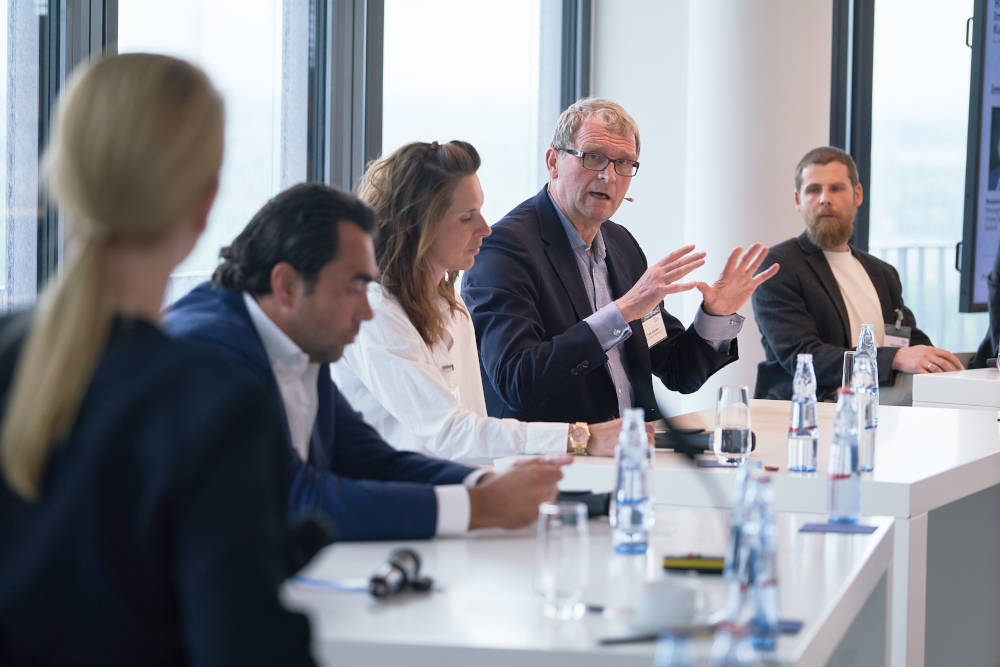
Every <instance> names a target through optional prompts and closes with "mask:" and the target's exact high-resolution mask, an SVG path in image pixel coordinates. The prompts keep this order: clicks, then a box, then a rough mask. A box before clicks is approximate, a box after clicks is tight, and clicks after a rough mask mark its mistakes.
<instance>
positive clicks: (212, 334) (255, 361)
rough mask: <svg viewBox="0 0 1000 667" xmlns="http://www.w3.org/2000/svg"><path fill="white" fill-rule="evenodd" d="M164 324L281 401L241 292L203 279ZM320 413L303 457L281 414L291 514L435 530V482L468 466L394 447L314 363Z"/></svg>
mask: <svg viewBox="0 0 1000 667" xmlns="http://www.w3.org/2000/svg"><path fill="white" fill-rule="evenodd" d="M165 325H166V329H167V332H168V333H170V334H171V335H173V336H177V337H180V338H186V339H189V340H192V341H197V342H200V343H204V344H207V345H210V346H212V347H214V348H215V349H217V350H219V351H221V352H223V353H225V354H227V355H229V356H230V357H232V358H235V359H236V360H237V361H239V362H240V363H241V364H242V365H244V366H246V367H247V368H248V369H250V370H251V371H252V372H254V373H255V374H257V375H258V376H259V377H260V378H262V379H263V380H264V382H265V384H266V386H268V387H270V389H271V399H272V400H273V401H275V402H276V403H277V404H278V405H281V406H282V415H284V406H283V403H282V399H281V393H280V392H279V390H278V385H277V381H276V380H275V377H274V372H273V371H272V370H271V364H270V362H269V360H268V358H267V352H266V351H265V350H264V344H263V342H262V341H261V339H260V336H259V335H258V334H257V329H256V328H255V327H254V325H253V321H252V320H251V319H250V314H249V313H248V312H247V309H246V304H245V303H244V302H243V295H242V294H240V293H238V292H234V291H232V290H228V289H225V288H222V287H218V286H215V285H211V284H209V283H203V284H201V285H199V286H198V287H196V288H195V289H193V290H192V291H191V292H189V293H188V294H187V295H186V296H184V297H183V298H182V299H181V300H180V301H178V302H177V303H176V304H174V305H173V306H172V307H171V308H170V310H169V311H168V312H167V315H166V319H165ZM317 382H318V392H319V412H318V414H317V416H316V425H315V427H314V428H313V432H312V437H311V440H310V442H309V459H308V461H302V459H301V458H300V457H299V455H298V453H297V452H296V451H295V450H294V449H293V448H292V442H291V436H290V434H289V431H288V423H287V419H286V420H285V431H284V439H285V445H286V447H285V449H286V451H287V457H286V458H287V462H286V465H287V470H286V475H287V479H288V484H289V496H288V498H289V500H288V508H289V513H290V518H295V517H296V516H297V515H300V514H303V513H307V512H311V511H317V510H318V511H320V512H322V513H324V514H325V515H326V516H328V517H329V518H330V519H331V520H332V521H333V523H334V525H335V526H336V528H337V538H338V539H340V540H379V539H414V538H426V537H432V536H433V535H434V531H435V527H436V523H437V499H436V496H435V494H434V489H433V485H436V484H460V483H461V482H462V480H464V479H465V477H466V476H467V475H468V474H469V473H470V472H472V470H473V469H472V468H469V467H467V466H463V465H459V464H457V463H452V462H450V461H443V460H439V459H433V458H430V457H427V456H423V455H422V454H417V453H414V452H401V451H397V450H395V449H393V448H392V447H391V446H390V445H388V444H386V442H385V441H383V440H382V438H381V437H379V435H378V433H376V431H375V430H374V429H373V428H372V427H371V426H369V425H368V424H366V423H365V422H364V420H363V419H362V418H361V415H360V414H359V413H357V412H355V411H354V410H353V409H352V408H351V406H350V405H349V404H348V402H347V400H346V399H345V398H344V397H343V396H342V395H341V394H340V391H339V390H338V389H337V386H336V385H335V384H334V383H333V381H332V380H331V379H330V369H329V365H327V364H323V365H322V366H320V370H319V379H318V381H317Z"/></svg>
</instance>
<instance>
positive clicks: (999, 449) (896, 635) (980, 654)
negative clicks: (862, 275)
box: [496, 400, 1000, 666]
mask: <svg viewBox="0 0 1000 667" xmlns="http://www.w3.org/2000/svg"><path fill="white" fill-rule="evenodd" d="M835 407H836V406H835V405H834V404H832V403H821V404H819V406H818V418H819V423H820V439H819V471H820V472H819V473H811V474H803V473H789V472H788V471H787V468H786V464H787V442H786V438H787V432H788V417H789V410H790V406H789V402H788V401H767V400H754V401H752V404H751V421H752V428H753V431H754V432H755V433H756V434H757V450H756V451H755V452H754V454H753V455H752V458H754V459H757V460H760V461H762V462H763V463H764V464H765V465H770V466H779V470H778V472H775V473H772V475H773V476H774V491H775V507H776V508H777V509H778V510H779V511H789V512H818V513H825V512H826V510H827V493H828V482H827V479H826V476H825V475H824V474H823V472H822V471H824V470H826V469H827V462H828V456H829V450H830V440H831V425H832V421H833V413H834V409H835ZM713 419H714V416H713V412H712V411H710V410H709V411H703V412H696V413H691V414H688V415H683V416H681V417H679V418H678V420H677V421H678V424H679V425H683V426H688V427H690V426H704V427H706V428H708V429H711V428H712V424H713ZM516 458H517V457H512V458H510V459H500V460H498V461H497V462H496V467H497V469H498V470H502V469H504V468H505V467H507V466H509V465H510V463H511V462H512V461H513V460H515V459H516ZM707 458H711V457H707ZM734 479H735V470H732V469H724V468H695V467H693V466H692V465H691V463H690V462H689V461H688V460H686V459H685V458H684V457H682V456H679V455H677V454H673V453H669V452H658V453H657V456H656V462H655V469H654V480H655V482H654V488H655V494H656V501H657V503H660V504H664V505H671V506H688V507H728V506H729V505H730V503H731V495H732V486H733V482H734ZM613 485H614V461H613V460H612V459H610V458H600V457H580V458H578V459H577V460H576V461H575V462H574V463H573V465H571V466H567V467H566V468H565V471H564V479H563V481H562V482H561V484H560V486H561V488H563V489H567V490H569V489H573V490H583V489H590V490H593V491H595V492H597V491H610V490H611V489H612V487H613ZM861 511H862V514H865V515H887V516H892V517H895V518H896V529H895V537H894V541H895V542H894V550H893V551H894V563H893V586H892V604H893V626H892V633H891V644H892V664H893V665H923V664H927V665H929V666H930V665H934V666H936V665H941V664H947V663H948V661H949V660H951V659H952V658H953V657H954V656H956V655H965V656H970V659H969V660H968V661H966V662H965V663H964V664H983V665H994V664H1000V632H997V628H998V627H1000V568H998V561H1000V423H998V422H997V412H996V411H995V410H994V411H974V410H959V409H942V408H918V407H896V406H880V408H879V434H878V440H877V444H876V448H875V470H874V472H872V473H865V474H864V475H863V476H862V485H861Z"/></svg>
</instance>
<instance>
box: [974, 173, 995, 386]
mask: <svg viewBox="0 0 1000 667" xmlns="http://www.w3.org/2000/svg"><path fill="white" fill-rule="evenodd" d="M997 169H1000V167H997ZM986 289H987V297H986V306H987V308H989V315H990V319H989V328H988V329H987V330H986V335H985V336H984V337H983V341H982V342H981V343H980V344H979V349H977V350H976V353H975V354H974V355H973V356H972V359H971V360H970V361H969V366H968V367H969V368H986V365H987V364H986V362H987V361H988V360H989V359H995V358H996V356H997V350H998V348H1000V247H998V248H997V254H996V255H995V256H994V257H993V270H992V271H990V273H989V275H987V276H986Z"/></svg>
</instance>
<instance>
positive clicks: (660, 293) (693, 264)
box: [615, 245, 705, 322]
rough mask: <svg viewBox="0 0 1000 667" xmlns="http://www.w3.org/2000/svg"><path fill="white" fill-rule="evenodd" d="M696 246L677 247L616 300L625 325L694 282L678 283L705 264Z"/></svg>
mask: <svg viewBox="0 0 1000 667" xmlns="http://www.w3.org/2000/svg"><path fill="white" fill-rule="evenodd" d="M692 250H694V245H686V246H684V247H683V248H678V249H677V250H675V251H673V252H672V253H670V254H669V255H667V256H666V257H664V258H663V259H661V260H660V261H658V262H657V263H656V264H653V265H652V266H650V267H649V268H648V269H646V272H645V273H643V274H642V275H641V276H640V277H639V280H637V281H636V283H635V285H633V286H632V289H630V290H629V291H628V292H626V293H625V294H624V295H622V296H621V297H620V298H618V299H616V300H615V305H616V306H618V310H619V311H620V312H621V314H622V318H624V320H625V321H626V322H632V321H634V320H637V319H639V318H640V317H642V316H643V315H645V314H646V313H648V312H649V311H651V310H653V308H655V307H656V304H658V303H660V301H663V297H665V296H666V295H668V294H675V293H677V292H684V291H686V290H689V289H691V288H693V287H694V286H695V283H679V282H676V281H678V280H680V279H681V278H683V277H684V276H686V275H687V274H689V273H691V272H692V271H694V270H695V269H697V268H698V267H699V266H701V265H702V264H704V263H705V253H703V252H696V253H692V252H691V251H692Z"/></svg>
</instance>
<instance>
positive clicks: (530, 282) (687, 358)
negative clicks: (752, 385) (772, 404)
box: [462, 188, 737, 422]
mask: <svg viewBox="0 0 1000 667" xmlns="http://www.w3.org/2000/svg"><path fill="white" fill-rule="evenodd" d="M600 233H601V234H603V235H604V243H605V246H606V247H607V258H606V262H607V266H608V279H609V283H610V286H611V295H612V298H615V299H617V298H618V297H620V296H622V295H623V294H625V292H627V291H628V290H629V289H630V288H631V287H632V286H633V285H634V284H635V282H636V281H637V280H638V279H639V277H640V276H642V274H643V272H644V271H645V270H646V257H645V255H643V253H642V250H641V249H640V248H639V244H638V243H636V240H635V238H633V237H632V235H631V234H630V233H629V232H628V230H626V229H625V228H624V227H622V226H620V225H617V224H615V223H614V222H611V221H608V222H605V223H604V224H603V225H601V232H600ZM462 298H463V299H464V300H465V303H466V305H467V306H468V308H469V312H470V313H471V315H472V322H473V324H474V325H475V328H476V338H477V342H478V344H479V357H480V363H481V367H482V374H483V389H484V391H485V394H486V408H487V411H488V412H489V414H490V415H492V416H494V417H514V418H516V419H521V420H526V421H565V422H575V421H588V422H599V421H604V420H607V419H613V418H615V417H618V416H619V415H618V399H617V395H616V393H615V388H614V384H613V383H612V381H611V375H610V373H609V372H608V369H607V368H606V362H607V355H606V354H605V353H604V351H603V350H602V349H601V345H600V343H599V342H598V339H597V336H596V335H594V333H593V331H592V330H591V328H590V326H589V325H588V324H587V323H585V322H583V319H584V318H585V317H587V316H588V315H590V314H591V313H592V312H593V308H592V307H591V304H590V301H589V299H588V298H587V291H586V288H585V287H584V285H583V280H582V279H581V277H580V270H579V268H578V267H577V263H576V259H575V257H574V255H573V250H572V248H571V247H570V243H569V239H568V238H567V237H566V231H565V230H564V229H563V226H562V223H561V222H560V221H559V217H558V215H557V213H556V210H555V207H554V205H553V204H552V201H551V199H550V198H549V196H548V192H547V188H542V190H541V191H540V192H539V193H538V194H537V195H535V196H534V197H532V198H531V199H528V200H527V201H525V202H523V203H521V204H520V205H519V206H518V207H517V208H515V209H514V210H513V211H511V212H510V213H508V214H507V216H506V217H504V218H503V219H502V220H501V221H500V222H498V223H497V224H495V225H494V226H493V233H492V234H491V235H490V236H488V237H486V238H485V239H483V246H482V250H481V251H480V253H479V256H478V257H477V258H476V263H475V265H474V266H473V267H472V268H471V269H469V270H468V271H466V272H465V276H464V278H463V280H462ZM658 309H659V311H660V313H659V316H660V317H662V318H663V323H664V326H665V328H666V331H667V339H666V340H664V341H662V342H660V343H658V344H656V345H654V346H653V347H652V348H650V347H649V346H648V345H647V343H646V336H645V333H644V331H643V327H642V323H641V321H638V320H637V321H635V322H630V323H629V325H630V326H631V328H632V336H631V337H630V338H629V339H628V340H626V341H625V342H624V343H622V345H623V346H624V355H623V356H624V360H625V365H626V368H627V370H628V375H629V380H630V381H631V383H632V388H633V392H634V397H635V398H634V404H635V406H636V407H640V408H643V409H644V410H645V411H646V418H647V419H655V418H658V417H659V416H660V414H659V411H658V410H657V408H656V400H655V397H654V395H653V383H652V375H656V376H657V377H659V378H660V379H661V380H662V381H663V383H664V384H665V385H666V386H667V387H668V388H669V389H672V390H675V391H680V392H683V393H690V392H693V391H696V390H697V389H698V388H699V387H701V386H702V384H704V382H705V380H706V379H707V378H708V377H709V376H710V375H711V374H712V373H714V372H715V371H717V370H719V369H720V368H722V367H723V366H725V365H726V364H728V363H731V362H733V361H735V360H736V359H737V346H736V341H735V340H733V341H732V343H731V344H730V345H729V348H728V349H727V350H726V351H725V352H724V353H721V352H718V351H716V350H715V349H714V348H713V347H712V346H711V345H709V344H708V343H707V342H705V340H704V339H702V338H701V336H699V335H698V334H697V333H696V332H695V331H694V329H693V328H688V329H685V328H684V326H683V325H681V323H680V322H679V321H678V320H677V318H675V317H673V316H672V315H670V314H669V313H668V312H666V310H665V309H664V308H663V305H662V303H661V304H660V305H659V306H658Z"/></svg>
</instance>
